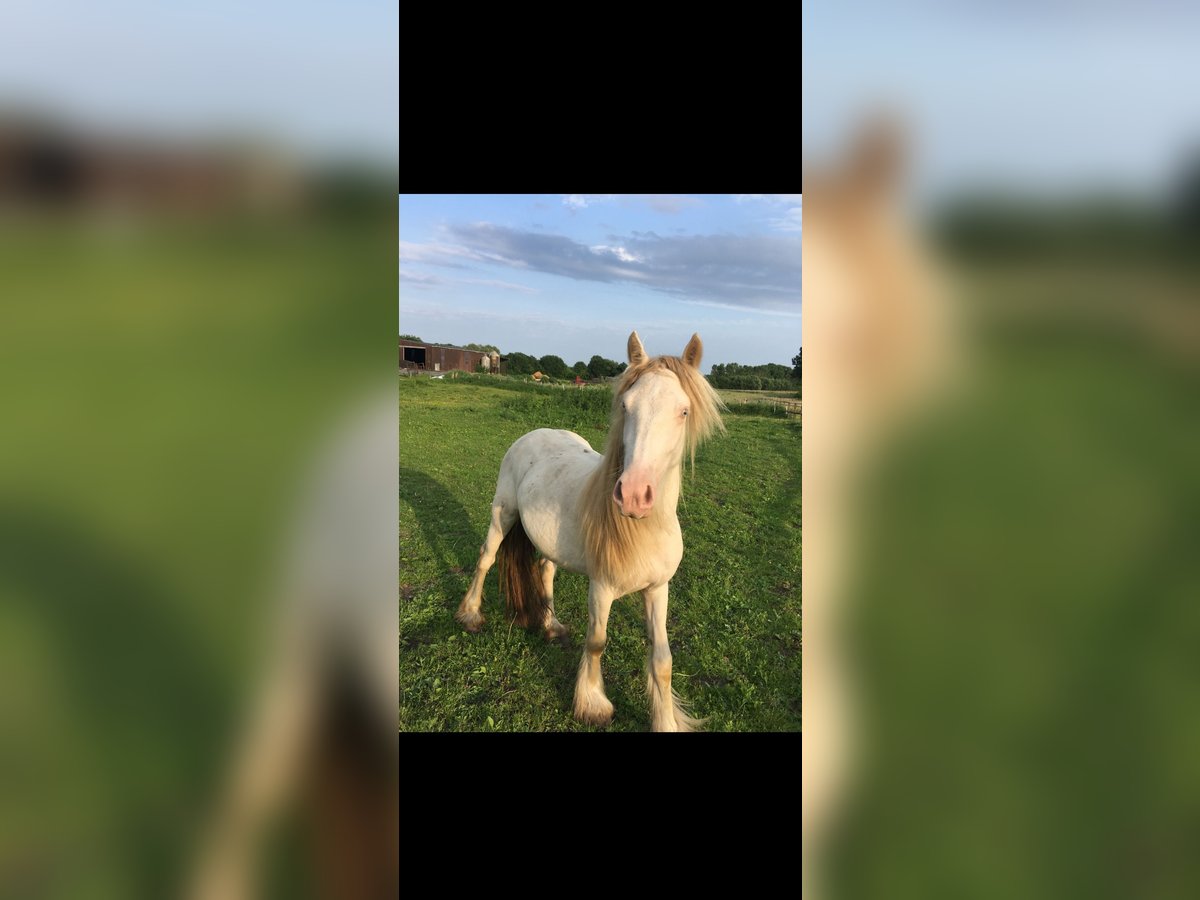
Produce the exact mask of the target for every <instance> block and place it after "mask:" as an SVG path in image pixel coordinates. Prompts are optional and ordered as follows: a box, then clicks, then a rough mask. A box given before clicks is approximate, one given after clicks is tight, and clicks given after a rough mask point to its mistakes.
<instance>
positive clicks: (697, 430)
mask: <svg viewBox="0 0 1200 900" xmlns="http://www.w3.org/2000/svg"><path fill="white" fill-rule="evenodd" d="M663 370H665V371H667V372H670V373H671V374H673V375H674V376H675V377H676V378H677V379H679V385H680V387H682V388H683V392H684V394H685V395H686V396H687V398H688V405H689V411H688V417H687V419H686V422H685V425H684V428H685V431H684V443H683V452H684V453H685V454H687V455H688V456H689V457H690V459H691V463H692V470H693V472H694V471H695V468H696V447H698V446H699V445H700V444H701V443H703V442H704V441H705V439H707V438H708V437H709V436H710V435H711V434H712V433H713V432H714V431H724V430H725V424H724V423H723V422H722V421H721V410H722V409H724V408H725V404H724V403H723V402H722V401H721V398H720V396H719V395H718V394H717V392H716V391H715V390H713V387H712V385H710V384H709V383H708V380H707V379H706V378H705V377H704V376H703V375H701V374H700V370H699V369H697V368H695V367H694V366H692V365H689V364H688V363H686V362H684V361H683V360H682V359H680V358H679V357H678V356H655V357H652V358H650V359H647V360H646V361H644V362H641V363H638V364H637V365H635V366H630V367H629V368H628V369H626V370H625V372H624V374H623V375H622V376H621V380H620V381H619V382H617V386H616V389H615V390H614V391H613V402H612V413H611V417H610V420H609V424H608V437H607V438H606V439H605V442H604V455H603V457H602V458H601V460H600V464H599V465H598V466H596V471H595V472H593V473H592V475H591V477H590V478H588V481H587V484H586V485H585V487H584V489H583V495H582V497H581V502H580V512H581V515H582V516H583V536H584V549H585V552H586V554H587V562H588V568H589V569H590V570H591V572H592V575H593V577H595V576H597V575H600V576H609V575H612V574H614V573H617V572H622V571H632V570H633V569H635V568H642V567H644V566H645V565H646V564H647V563H648V562H650V561H649V560H645V559H643V558H642V550H641V548H642V547H643V546H645V545H646V544H647V542H645V541H644V540H643V538H644V537H645V536H646V535H647V533H648V532H655V531H661V530H663V529H664V528H666V526H667V525H668V523H669V521H670V517H671V516H672V515H673V513H674V510H665V511H664V509H663V508H662V507H661V506H655V507H654V509H653V510H652V511H651V513H650V515H649V516H647V517H646V518H645V519H633V518H627V517H625V516H622V515H621V514H620V511H619V510H618V509H617V505H616V503H614V502H613V499H612V493H613V488H614V487H615V486H616V483H617V479H618V478H619V477H620V476H621V470H622V467H623V466H624V464H625V411H624V409H623V408H622V406H621V397H622V396H624V394H625V392H626V391H628V390H629V389H630V388H631V387H633V386H634V384H636V383H637V380H638V379H639V378H641V377H642V376H643V375H645V374H647V373H649V372H657V371H663ZM649 544H650V545H651V546H653V542H649Z"/></svg>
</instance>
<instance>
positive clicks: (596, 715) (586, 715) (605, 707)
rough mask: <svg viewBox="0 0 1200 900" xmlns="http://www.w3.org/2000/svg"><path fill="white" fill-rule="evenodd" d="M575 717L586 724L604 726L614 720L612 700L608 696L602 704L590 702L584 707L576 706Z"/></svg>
mask: <svg viewBox="0 0 1200 900" xmlns="http://www.w3.org/2000/svg"><path fill="white" fill-rule="evenodd" d="M575 718H576V719H577V720H578V721H580V722H582V723H583V724H584V725H595V726H596V727H597V728H603V727H605V726H606V725H608V724H610V723H611V722H612V720H613V705H612V701H610V700H608V699H607V698H606V699H605V700H604V703H603V704H602V705H601V704H598V703H590V704H588V705H587V706H584V707H580V706H576V707H575Z"/></svg>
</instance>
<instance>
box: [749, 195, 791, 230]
mask: <svg viewBox="0 0 1200 900" xmlns="http://www.w3.org/2000/svg"><path fill="white" fill-rule="evenodd" d="M733 199H734V200H735V201H736V202H737V203H754V202H758V203H767V204H769V205H771V206H786V207H788V208H787V209H786V210H784V211H783V214H782V215H779V216H772V217H771V218H769V219H767V224H768V225H770V226H771V227H772V228H774V229H775V230H776V231H788V232H795V233H796V234H799V233H800V220H801V218H802V216H801V208H802V207H803V205H804V195H803V194H734V195H733Z"/></svg>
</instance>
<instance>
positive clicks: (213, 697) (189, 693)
mask: <svg viewBox="0 0 1200 900" xmlns="http://www.w3.org/2000/svg"><path fill="white" fill-rule="evenodd" d="M0 584H3V585H5V586H6V587H7V588H9V589H10V590H11V589H13V588H15V589H16V590H15V594H12V595H11V596H15V597H17V598H22V599H21V600H19V601H18V606H15V607H10V610H9V612H10V613H12V614H14V615H15V616H16V618H15V621H17V622H20V621H22V620H25V621H29V622H31V623H33V624H34V625H35V626H36V628H37V632H38V636H39V638H44V639H45V640H46V642H47V643H46V650H47V652H48V653H49V654H50V659H51V664H52V666H53V668H54V672H53V675H54V677H55V679H56V680H57V681H58V683H60V684H61V685H62V687H63V690H62V692H61V695H60V696H61V701H62V703H63V705H64V709H62V710H57V711H56V710H51V709H47V710H45V714H46V715H47V716H49V717H52V718H53V717H54V716H56V715H59V714H62V715H65V716H67V717H68V718H69V719H70V720H71V721H73V722H74V725H73V727H72V732H73V733H77V734H79V735H86V736H87V737H86V740H87V744H88V751H87V753H88V758H89V759H90V760H92V762H93V764H94V766H95V769H94V772H93V774H94V775H95V776H98V777H101V778H103V779H104V781H105V782H106V783H107V784H108V785H109V786H110V787H111V789H110V790H109V791H107V792H106V793H105V796H108V797H113V798H119V799H118V800H116V801H115V803H116V805H115V806H114V807H112V808H108V809H105V810H103V811H99V810H93V811H88V812H85V813H84V820H85V821H86V820H87V819H88V817H89V816H90V817H95V816H97V815H102V816H103V819H104V820H105V821H109V822H111V823H112V830H111V831H110V833H109V834H108V835H106V836H105V837H106V839H107V840H106V843H105V846H106V847H107V848H108V850H107V851H106V852H119V853H122V854H127V859H126V860H123V861H122V864H121V869H122V871H123V874H125V875H126V876H127V877H129V878H130V879H131V880H130V882H129V883H130V884H131V885H139V886H140V888H141V890H139V891H138V893H139V894H140V895H142V896H167V895H168V894H169V893H170V892H171V890H172V889H173V884H172V879H173V877H174V876H175V873H176V872H177V871H178V867H179V865H180V863H181V856H180V854H181V853H184V852H186V848H185V842H186V837H185V835H184V833H183V831H182V830H181V828H186V826H185V825H184V823H183V822H182V821H181V817H180V816H179V810H180V809H186V808H187V804H188V803H190V802H194V801H195V799H196V797H195V790H194V789H193V788H192V787H191V785H193V784H196V783H203V782H204V781H205V780H206V779H207V777H208V776H209V775H210V774H211V772H210V771H209V769H210V768H211V760H212V759H213V758H214V751H215V747H214V744H213V737H212V735H214V734H217V735H219V734H220V730H221V729H220V727H219V726H221V725H222V724H223V722H222V718H223V714H222V711H221V710H222V706H221V704H220V702H219V700H220V698H219V693H218V691H217V686H218V684H219V679H218V678H217V677H216V675H215V673H214V672H213V670H212V669H211V667H210V666H209V665H208V662H207V660H206V659H205V658H204V657H203V655H202V653H201V650H202V648H201V647H200V645H199V644H198V642H197V641H196V640H195V639H194V638H192V637H191V636H190V634H189V633H188V628H187V624H186V623H185V622H184V621H182V620H178V619H176V618H175V617H174V616H173V615H172V611H173V610H176V609H178V608H179V604H178V602H177V601H176V598H175V597H174V596H173V594H174V591H173V590H172V589H171V588H170V586H169V585H168V584H166V583H164V582H163V581H162V580H161V579H159V578H158V577H156V575H155V574H154V564H153V561H152V560H146V559H137V558H131V557H130V556H129V555H128V554H127V553H124V552H122V551H120V550H119V549H118V548H117V547H116V546H114V545H113V542H112V541H111V540H110V539H108V537H107V536H106V535H104V534H100V533H97V532H95V531H94V529H89V528H88V527H86V526H84V525H82V524H81V523H79V522H77V521H73V520H72V519H71V518H70V516H69V515H64V514H61V513H59V512H56V511H54V510H50V509H45V508H41V507H38V506H36V505H31V504H28V503H25V502H23V501H19V500H13V499H12V498H6V499H5V500H2V501H0ZM25 598H27V599H25ZM10 602H12V601H10ZM7 627H12V626H11V625H9V626H7ZM18 627H20V626H19V625H18ZM4 638H5V643H6V644H8V645H11V644H13V643H15V642H16V641H21V640H27V639H26V638H23V637H22V633H21V632H19V631H18V632H12V633H10V634H6V635H4ZM9 727H17V728H20V727H21V726H20V725H19V724H15V723H9ZM34 733H36V728H35V729H34ZM45 754H46V757H47V758H53V759H57V758H59V750H58V748H52V747H48V748H45ZM27 762H29V763H30V764H31V765H32V764H35V762H36V761H34V760H29V761H27ZM147 769H149V770H151V771H152V772H153V773H154V774H153V776H148V775H147V774H146V772H147ZM60 774H61V773H60ZM67 775H68V777H67V779H66V783H71V781H72V780H73V779H74V778H75V777H77V776H76V774H75V773H67ZM38 777H42V776H38ZM46 777H47V778H48V781H47V783H46V785H45V787H46V788H47V789H52V786H53V785H55V784H58V783H59V781H60V778H59V777H58V776H50V775H47V776H46ZM85 808H86V804H85ZM6 824H7V825H9V826H12V825H13V824H14V823H12V822H11V821H10V822H7V823H6ZM99 839H100V838H99V836H97V840H99ZM45 849H46V851H47V852H48V853H53V852H56V849H57V848H54V849H52V848H45Z"/></svg>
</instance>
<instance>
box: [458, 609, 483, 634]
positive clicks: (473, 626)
mask: <svg viewBox="0 0 1200 900" xmlns="http://www.w3.org/2000/svg"><path fill="white" fill-rule="evenodd" d="M454 618H455V619H457V620H458V621H459V622H460V623H462V627H463V628H465V629H467V631H469V632H471V634H479V632H480V630H481V629H482V628H483V622H484V618H483V613H481V612H473V613H472V612H463V611H462V610H459V611H458V612H457V613H455V614H454Z"/></svg>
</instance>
